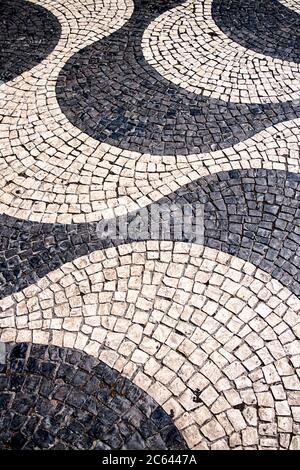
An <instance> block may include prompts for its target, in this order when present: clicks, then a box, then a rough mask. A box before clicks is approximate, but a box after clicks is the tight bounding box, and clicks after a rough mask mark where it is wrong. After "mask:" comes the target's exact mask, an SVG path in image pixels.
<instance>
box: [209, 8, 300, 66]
mask: <svg viewBox="0 0 300 470" xmlns="http://www.w3.org/2000/svg"><path fill="white" fill-rule="evenodd" d="M212 17H213V19H214V21H215V22H216V24H217V25H218V27H219V28H220V29H221V30H222V31H223V32H224V33H225V34H226V36H228V37H229V38H230V39H232V40H233V41H235V42H237V43H238V44H240V45H241V46H243V47H246V48H247V49H252V50H253V51H255V52H258V53H260V54H265V55H268V56H271V57H274V58H277V59H281V60H288V61H291V62H296V63H299V62H300V35H299V31H300V16H299V14H297V13H296V12H295V11H292V10H289V9H288V8H287V7H286V6H284V5H282V4H281V3H280V2H278V1H274V0H214V1H213V4H212Z"/></svg>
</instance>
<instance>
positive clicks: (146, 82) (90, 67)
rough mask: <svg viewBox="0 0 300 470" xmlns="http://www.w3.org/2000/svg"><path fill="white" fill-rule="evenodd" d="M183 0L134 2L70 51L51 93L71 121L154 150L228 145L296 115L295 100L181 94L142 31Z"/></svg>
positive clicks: (127, 145) (105, 137)
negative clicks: (106, 30) (147, 50)
mask: <svg viewBox="0 0 300 470" xmlns="http://www.w3.org/2000/svg"><path fill="white" fill-rule="evenodd" d="M181 3H183V0H168V1H165V0H151V1H145V0H134V4H135V10H134V13H133V15H132V17H131V18H130V20H129V21H128V22H127V23H126V24H125V25H124V26H123V27H122V28H121V29H119V30H118V31H116V32H114V33H113V34H111V35H110V36H108V37H105V38H103V39H101V40H100V41H98V42H95V43H93V44H92V45H90V46H88V47H86V48H84V49H82V50H81V51H79V52H78V53H76V54H74V55H73V56H72V57H71V58H70V59H69V60H68V62H67V63H66V64H65V66H64V67H63V69H62V70H61V72H60V75H59V78H58V81H57V86H56V94H57V99H58V102H59V105H60V107H61V109H62V111H63V113H64V114H65V115H66V117H67V118H68V119H69V120H70V121H71V123H72V124H73V125H74V126H76V127H78V128H79V129H81V130H82V131H84V132H85V133H87V134H88V135H90V136H92V137H94V138H95V139H98V140H99V141H101V142H106V143H109V144H111V145H115V146H117V147H119V148H122V149H128V150H134V151H138V152H146V153H149V152H150V153H152V154H162V155H176V154H192V153H201V152H208V151H212V150H217V149H222V148H226V147H230V146H232V145H233V144H236V143H238V142H240V141H242V140H244V139H246V138H248V137H251V136H252V135H254V134H255V133H256V132H259V131H261V130H263V129H265V128H266V127H268V126H271V125H274V124H276V123H279V122H282V121H285V120H289V119H293V118H296V117H297V116H300V102H298V101H297V102H296V101H295V102H287V103H281V104H260V105H258V104H235V103H230V102H229V103H227V102H223V101H220V100H216V99H209V98H207V97H203V96H201V95H198V94H193V93H191V92H187V91H185V90H184V89H183V88H181V87H179V86H176V85H174V84H172V83H171V82H169V81H168V80H166V79H165V78H163V77H162V76H161V75H160V74H159V73H158V72H156V70H155V69H154V68H153V67H151V66H150V65H149V64H148V63H147V62H146V60H145V59H144V56H143V52H142V48H141V40H142V35H143V33H144V30H145V28H146V27H147V26H148V25H149V23H150V22H151V21H152V20H154V19H155V18H156V17H157V16H159V15H160V14H161V13H163V12H164V11H166V10H168V9H170V8H172V7H175V6H178V5H180V4H181Z"/></svg>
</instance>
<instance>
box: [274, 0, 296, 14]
mask: <svg viewBox="0 0 300 470" xmlns="http://www.w3.org/2000/svg"><path fill="white" fill-rule="evenodd" d="M278 2H279V3H282V5H284V6H286V7H287V8H289V9H290V10H293V11H295V12H296V13H300V3H299V0H278Z"/></svg>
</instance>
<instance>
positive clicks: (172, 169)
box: [0, 119, 300, 223]
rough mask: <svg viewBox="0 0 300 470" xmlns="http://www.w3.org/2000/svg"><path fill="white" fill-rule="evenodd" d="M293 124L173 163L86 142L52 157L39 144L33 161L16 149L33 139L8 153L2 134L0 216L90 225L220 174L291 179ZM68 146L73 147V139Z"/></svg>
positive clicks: (299, 137) (295, 155) (295, 149)
mask: <svg viewBox="0 0 300 470" xmlns="http://www.w3.org/2000/svg"><path fill="white" fill-rule="evenodd" d="M299 123H300V120H298V119H297V120H294V121H290V122H288V123H281V124H278V125H276V126H273V127H272V128H269V129H267V130H265V131H262V132H261V133H259V134H257V135H255V136H254V137H253V138H251V139H248V140H247V141H245V142H241V143H239V144H237V145H235V146H234V147H232V148H229V149H226V150H224V151H223V150H220V151H216V152H211V153H207V154H201V155H196V154H195V155H190V156H177V157H173V158H170V157H167V158H165V157H163V156H155V155H154V156H153V155H149V154H143V155H141V154H138V153H133V152H126V151H121V150H117V149H113V148H112V147H110V148H109V146H104V145H101V146H100V147H102V150H101V149H100V147H99V148H97V150H95V148H96V147H93V144H92V145H90V144H91V142H92V141H93V139H90V138H89V139H87V140H85V141H83V142H82V143H81V144H80V145H79V147H77V148H78V151H74V148H73V147H72V145H73V143H72V144H70V146H68V145H63V148H62V147H59V148H58V149H57V150H55V149H54V147H52V144H50V145H49V146H47V145H46V144H45V146H46V147H47V150H45V153H42V154H39V156H36V157H35V155H37V152H38V148H39V146H38V147H37V148H36V149H34V150H33V151H29V149H26V150H25V149H24V148H23V147H22V145H24V146H25V148H26V146H28V147H31V145H34V143H33V142H34V137H33V138H32V139H31V141H30V142H29V141H28V137H22V138H20V139H19V138H18V139H16V147H14V145H15V139H12V140H10V137H9V136H10V135H11V134H10V131H9V130H8V128H9V126H7V131H6V132H5V133H4V137H3V139H2V142H3V148H5V147H6V146H7V155H5V153H6V151H3V150H2V153H3V155H4V158H3V159H2V160H1V162H0V170H1V175H2V179H1V181H0V211H1V212H2V213H4V214H7V215H10V216H12V217H16V218H19V219H23V220H31V221H38V222H43V223H55V222H58V223H85V222H95V221H98V220H100V219H102V218H105V219H110V218H113V217H116V216H120V215H124V214H126V213H128V212H130V211H133V210H136V209H138V208H140V207H146V206H147V205H149V204H151V203H152V202H156V201H158V200H159V199H160V198H161V197H163V196H167V195H169V194H171V193H172V192H174V191H176V190H177V189H178V188H179V187H181V186H183V185H185V184H188V183H190V182H192V181H195V180H197V179H199V178H200V177H203V176H208V175H210V174H215V173H218V172H221V171H230V170H239V169H249V168H266V169H276V170H286V171H289V172H295V173H298V172H299V141H300V131H299ZM0 128H1V124H0ZM61 132H62V134H63V133H64V131H63V130H62V129H61ZM25 133H26V131H25ZM13 135H14V134H13ZM77 137H78V135H77ZM23 139H24V140H23ZM23 142H27V144H24V143H23ZM52 142H53V145H54V143H55V142H56V144H55V145H57V144H58V143H59V145H60V144H63V142H64V141H63V140H61V139H58V140H56V141H55V142H54V140H53V141H52ZM73 142H74V143H76V145H77V144H78V141H77V138H76V137H74V140H73ZM8 147H10V148H11V150H9V148H8ZM104 147H105V148H106V151H104V150H103V148H104ZM41 148H42V147H41ZM21 149H22V150H21ZM48 151H49V153H51V154H53V156H51V157H50V156H49V155H47V152H48ZM65 152H66V153H65ZM74 152H75V153H74ZM84 152H85V153H84ZM68 153H69V155H68ZM68 160H69V161H68ZM63 167H65V168H63ZM55 174H56V176H55Z"/></svg>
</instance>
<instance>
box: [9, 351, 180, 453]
mask: <svg viewBox="0 0 300 470" xmlns="http://www.w3.org/2000/svg"><path fill="white" fill-rule="evenodd" d="M5 347H6V362H5V364H2V365H0V367H1V369H0V372H1V375H0V380H1V392H0V423H1V431H0V449H2V450H4V449H27V450H28V449H60V450H61V449H97V450H109V449H113V450H117V449H127V450H128V449H134V450H137V449H149V450H157V449H162V450H180V449H181V450H182V449H186V448H187V446H186V444H185V441H184V439H183V437H182V436H181V434H180V432H179V431H178V430H177V428H176V427H175V425H174V423H173V421H172V418H171V417H170V416H169V415H168V414H167V413H166V412H165V411H164V410H163V409H162V408H161V407H160V406H159V405H158V404H157V403H156V402H155V401H154V400H153V399H152V398H151V397H150V396H149V395H148V394H147V393H146V392H144V391H142V390H141V389H140V388H139V387H138V386H136V385H134V384H133V383H131V381H130V380H129V379H127V378H124V377H122V376H121V374H120V373H119V372H117V371H116V370H114V369H112V368H111V367H109V366H108V365H106V364H104V363H103V362H102V361H99V360H97V359H95V358H94V357H92V356H89V355H87V354H85V353H82V352H80V351H76V350H73V349H67V348H59V347H56V346H42V345H35V344H27V343H19V344H16V343H6V344H5Z"/></svg>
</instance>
